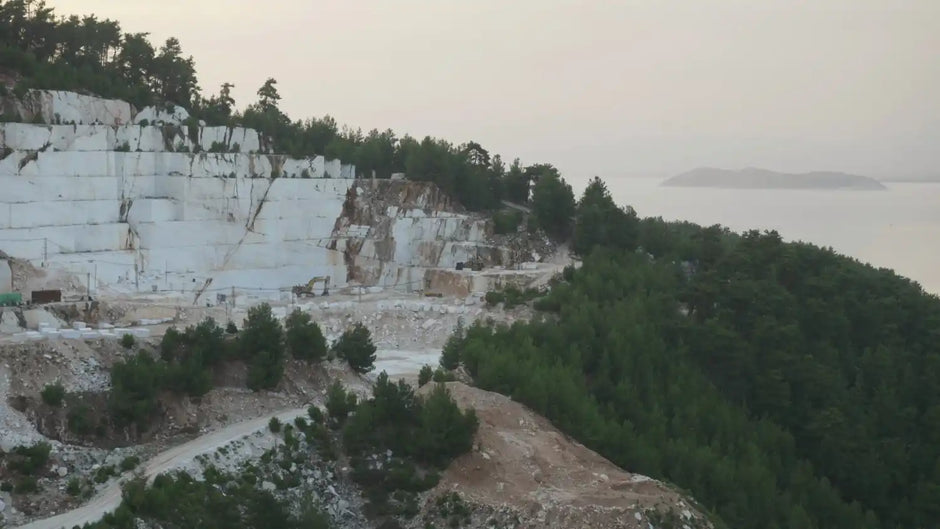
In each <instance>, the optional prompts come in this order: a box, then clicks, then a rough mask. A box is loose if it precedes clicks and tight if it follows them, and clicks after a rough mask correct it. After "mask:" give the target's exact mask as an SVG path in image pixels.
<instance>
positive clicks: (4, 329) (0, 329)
mask: <svg viewBox="0 0 940 529" xmlns="http://www.w3.org/2000/svg"><path fill="white" fill-rule="evenodd" d="M21 330H22V329H20V321H19V319H18V318H17V317H16V314H14V313H13V311H12V310H6V311H3V314H2V315H0V333H8V334H13V333H17V332H20V331H21Z"/></svg>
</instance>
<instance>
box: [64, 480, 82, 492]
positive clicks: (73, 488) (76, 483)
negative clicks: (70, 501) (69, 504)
mask: <svg viewBox="0 0 940 529" xmlns="http://www.w3.org/2000/svg"><path fill="white" fill-rule="evenodd" d="M65 492H67V493H68V495H69V496H78V495H79V494H81V493H82V482H81V480H79V479H78V478H75V477H73V478H69V482H68V484H67V485H66V486H65Z"/></svg>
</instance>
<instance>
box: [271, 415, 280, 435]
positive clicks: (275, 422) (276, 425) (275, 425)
mask: <svg viewBox="0 0 940 529" xmlns="http://www.w3.org/2000/svg"><path fill="white" fill-rule="evenodd" d="M268 429H269V430H271V433H279V432H280V431H281V420H280V419H278V418H277V417H271V420H270V421H268Z"/></svg>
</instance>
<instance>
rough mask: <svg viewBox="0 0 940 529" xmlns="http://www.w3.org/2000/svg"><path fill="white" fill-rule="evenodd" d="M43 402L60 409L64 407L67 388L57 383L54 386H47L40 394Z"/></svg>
mask: <svg viewBox="0 0 940 529" xmlns="http://www.w3.org/2000/svg"><path fill="white" fill-rule="evenodd" d="M40 396H41V397H42V401H43V402H45V403H46V404H48V405H49V406H55V407H57V408H58V407H59V406H61V405H62V400H63V399H64V398H65V387H63V386H62V384H60V383H58V382H55V383H52V384H46V386H45V387H44V388H42V392H41V393H40Z"/></svg>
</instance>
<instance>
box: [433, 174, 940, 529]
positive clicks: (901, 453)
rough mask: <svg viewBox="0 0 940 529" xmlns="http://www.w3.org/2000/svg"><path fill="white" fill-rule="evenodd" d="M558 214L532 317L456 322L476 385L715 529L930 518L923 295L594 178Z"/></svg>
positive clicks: (927, 303) (929, 375)
mask: <svg viewBox="0 0 940 529" xmlns="http://www.w3.org/2000/svg"><path fill="white" fill-rule="evenodd" d="M576 219H577V222H576V223H575V246H576V248H577V249H578V250H579V251H580V252H581V253H583V254H585V255H586V258H585V260H584V263H583V266H582V267H581V268H580V269H578V270H573V269H570V270H567V271H566V273H565V274H564V277H563V278H562V279H561V281H560V283H558V284H557V285H556V286H555V287H553V289H552V290H551V292H550V293H549V294H548V295H547V296H546V297H544V298H542V299H540V300H538V301H537V302H536V307H537V308H539V309H541V310H542V313H541V314H542V315H541V316H540V317H538V318H536V319H535V320H534V321H532V322H530V323H516V324H514V325H512V326H510V327H506V326H491V325H486V324H479V325H476V326H474V327H471V328H469V329H467V330H466V332H465V333H463V334H459V335H457V338H456V339H457V340H458V344H457V346H456V347H457V349H458V351H456V352H454V353H452V354H453V355H454V356H456V357H459V358H460V360H461V362H462V363H463V365H464V366H465V367H466V368H467V370H468V372H469V373H470V374H471V376H472V377H473V378H474V380H475V381H476V383H477V384H479V385H480V386H482V387H483V388H484V389H490V390H495V391H499V392H501V393H504V394H507V395H511V396H512V397H513V398H515V399H517V400H519V401H521V402H523V403H525V404H527V405H529V406H531V407H532V408H533V409H535V410H536V411H538V412H540V413H542V414H544V415H546V416H547V417H548V418H550V419H551V420H552V421H553V422H554V423H555V424H556V425H557V426H558V427H560V428H561V429H563V430H564V431H566V432H567V433H569V434H570V435H572V436H574V437H576V438H578V439H579V440H580V441H582V442H584V443H585V444H586V445H588V446H590V447H591V448H593V449H595V450H597V451H599V452H600V453H601V454H603V455H605V456H606V457H608V458H610V459H611V460H613V461H614V462H616V463H617V464H619V465H621V466H623V467H624V468H626V469H629V470H631V471H636V472H640V473H643V474H647V475H651V476H653V477H656V478H661V479H666V480H669V481H672V482H674V483H676V484H677V485H678V486H680V487H682V488H683V489H686V490H689V491H690V492H691V493H692V495H693V496H694V497H695V498H696V499H697V500H699V501H701V502H702V503H703V504H704V505H705V506H706V507H707V508H709V509H711V510H713V511H714V512H716V513H717V514H718V516H719V517H720V518H721V519H722V520H723V521H724V522H725V523H726V524H727V525H728V526H729V527H737V528H755V529H756V528H766V527H826V528H850V527H851V528H859V527H861V528H900V527H938V525H937V523H938V521H940V512H938V506H940V472H938V470H940V444H938V443H937V440H938V439H940V437H938V436H940V429H938V425H940V422H938V418H940V340H937V336H940V299H938V298H937V297H936V296H932V295H928V294H925V293H924V292H923V291H922V289H921V288H920V287H919V286H918V285H917V284H916V283H913V282H911V281H909V280H907V279H904V278H901V277H898V276H896V275H895V274H893V273H892V272H890V271H888V270H883V269H875V268H872V267H870V266H867V265H863V264H861V263H859V262H857V261H855V260H852V259H849V258H846V257H843V256H840V255H837V254H835V253H834V252H832V251H831V250H829V249H823V248H818V247H815V246H812V245H809V244H803V243H785V242H783V241H782V239H781V237H780V235H779V234H777V233H775V232H764V233H760V232H756V231H751V232H747V233H744V234H741V235H737V234H733V233H730V232H729V231H727V230H725V229H723V228H720V227H717V226H714V227H708V228H703V227H699V226H695V225H692V224H688V223H667V222H663V221H662V220H661V219H644V220H642V221H639V220H637V219H636V218H635V217H634V216H633V215H632V214H631V212H630V211H627V210H621V209H620V208H617V207H616V206H614V205H613V204H612V202H610V201H609V197H608V196H607V193H606V191H605V190H604V188H603V186H602V183H601V182H599V181H595V182H593V183H592V185H591V186H589V188H588V190H587V191H586V192H585V195H584V197H582V199H581V201H580V203H579V206H578V213H577V214H576ZM600 221H603V222H600ZM624 233H628V234H630V236H629V237H623V238H622V237H621V236H622V234H624Z"/></svg>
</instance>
